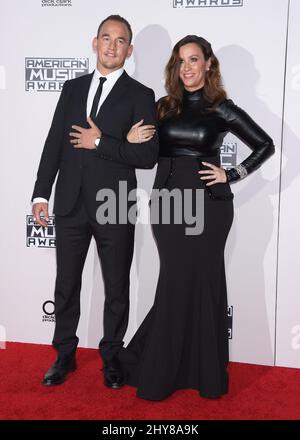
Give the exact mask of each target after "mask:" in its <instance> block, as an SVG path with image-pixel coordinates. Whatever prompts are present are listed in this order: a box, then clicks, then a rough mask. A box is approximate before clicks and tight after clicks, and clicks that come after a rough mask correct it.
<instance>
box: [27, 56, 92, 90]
mask: <svg viewBox="0 0 300 440" xmlns="http://www.w3.org/2000/svg"><path fill="white" fill-rule="evenodd" d="M87 73H89V59H88V58H25V91H26V92H30V91H35V92H60V91H61V89H62V87H63V85H64V82H65V81H67V80H68V79H74V78H77V77H78V76H82V75H86V74H87Z"/></svg>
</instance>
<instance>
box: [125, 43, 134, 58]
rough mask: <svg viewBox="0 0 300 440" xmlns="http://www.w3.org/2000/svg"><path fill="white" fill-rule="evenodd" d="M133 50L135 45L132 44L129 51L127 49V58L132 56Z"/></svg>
mask: <svg viewBox="0 0 300 440" xmlns="http://www.w3.org/2000/svg"><path fill="white" fill-rule="evenodd" d="M132 52H133V45H132V44H131V45H130V46H129V47H128V51H127V56H126V58H130V57H131V55H132Z"/></svg>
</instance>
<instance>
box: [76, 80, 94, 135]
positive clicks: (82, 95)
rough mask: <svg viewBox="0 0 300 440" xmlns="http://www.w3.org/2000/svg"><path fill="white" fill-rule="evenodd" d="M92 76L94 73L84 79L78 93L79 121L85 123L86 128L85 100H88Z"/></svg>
mask: <svg viewBox="0 0 300 440" xmlns="http://www.w3.org/2000/svg"><path fill="white" fill-rule="evenodd" d="M93 75H94V72H92V73H90V74H89V75H86V77H85V78H84V81H83V82H82V85H81V87H80V89H79V91H78V98H79V99H78V102H79V112H80V119H82V120H83V121H85V126H86V127H89V125H88V123H87V122H86V120H87V114H86V106H87V99H88V94H89V89H90V85H91V81H92V78H93Z"/></svg>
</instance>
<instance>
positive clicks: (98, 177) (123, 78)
mask: <svg viewBox="0 0 300 440" xmlns="http://www.w3.org/2000/svg"><path fill="white" fill-rule="evenodd" d="M131 40H132V31H131V27H130V25H129V23H128V22H127V20H125V19H124V18H122V17H120V16H119V15H112V16H109V17H107V18H106V19H105V20H103V21H102V23H101V24H100V26H99V29H98V33H97V37H95V38H94V40H93V47H94V49H95V51H96V52H97V68H96V70H95V71H94V72H93V73H92V74H89V75H85V76H82V77H80V78H76V79H73V80H70V81H66V82H65V84H64V87H63V89H62V92H61V96H60V99H59V102H58V104H57V107H56V111H55V114H54V117H53V121H52V125H51V128H50V131H49V134H48V136H47V139H46V142H45V146H44V150H43V153H42V157H41V160H40V165H39V169H38V173H37V180H36V183H35V187H34V192H33V197H32V199H33V214H34V216H35V218H36V221H37V222H38V223H39V224H41V225H43V226H46V225H47V220H48V200H49V197H50V194H51V189H52V185H53V182H54V180H55V177H56V174H57V173H58V172H59V174H58V179H57V183H56V190H55V200H54V213H55V218H56V257H57V277H56V284H55V317H56V325H55V332H54V338H53V345H54V347H55V348H56V350H57V352H58V357H57V359H56V361H55V363H54V365H53V366H52V367H51V368H50V369H49V370H48V371H47V373H46V374H45V376H44V379H43V382H42V383H43V384H44V385H58V384H61V383H63V382H64V381H65V378H66V376H67V374H68V373H70V372H71V371H74V370H75V369H76V359H75V352H76V347H77V344H78V337H77V336H76V330H77V325H78V321H79V316H80V289H81V276H82V270H83V266H84V262H85V259H86V255H87V251H88V248H89V244H90V241H91V237H92V236H94V238H95V240H96V244H97V250H98V254H99V259H100V261H101V266H102V273H103V279H104V286H105V304H104V317H103V327H104V335H103V338H102V339H101V341H100V343H99V351H100V355H101V357H102V360H103V366H104V367H103V372H104V383H105V385H107V386H109V387H111V388H120V387H121V386H122V385H123V383H124V377H123V372H122V371H121V369H120V365H119V363H118V362H117V356H116V355H117V353H118V351H119V350H120V349H121V347H122V346H123V337H124V334H125V332H126V329H127V324H128V313H129V273H130V267H131V262H132V256H133V245H134V222H127V223H124V222H121V221H117V222H115V223H114V224H113V223H112V224H110V223H106V224H105V222H104V221H103V222H102V221H101V219H100V222H99V218H98V217H97V218H96V212H97V209H98V208H99V202H97V200H96V194H97V192H98V191H99V190H102V189H109V190H113V191H114V193H115V195H116V200H117V206H118V204H119V198H120V197H121V192H120V193H119V182H120V181H124V182H126V185H127V194H128V193H129V191H131V190H134V189H135V188H136V176H135V168H152V167H153V166H154V165H155V163H156V161H157V156H158V140H157V135H156V134H155V130H154V125H155V100H154V93H153V91H152V90H151V89H149V88H147V87H145V86H144V85H142V84H140V83H139V82H137V81H135V80H134V79H132V78H130V77H129V76H128V75H127V73H126V72H125V71H124V69H123V66H124V63H125V60H126V58H129V57H130V55H131V53H132V50H133V47H132V45H131ZM142 120H143V121H144V123H145V124H148V125H144V126H143V128H141V130H140V131H139V129H140V126H141V124H142ZM132 125H134V127H135V128H134V130H136V134H137V135H139V142H138V143H129V142H128V141H127V138H126V136H127V133H128V132H129V131H130V128H131V127H132ZM131 132H132V130H131ZM97 198H98V199H99V197H97ZM122 202H123V204H124V200H123V201H122ZM132 204H134V201H133V202H128V201H127V200H126V208H127V210H128V211H129V209H130V207H131V206H132ZM42 213H43V214H44V215H43V216H42V215H41V214H42ZM117 219H118V212H117ZM97 220H98V221H97Z"/></svg>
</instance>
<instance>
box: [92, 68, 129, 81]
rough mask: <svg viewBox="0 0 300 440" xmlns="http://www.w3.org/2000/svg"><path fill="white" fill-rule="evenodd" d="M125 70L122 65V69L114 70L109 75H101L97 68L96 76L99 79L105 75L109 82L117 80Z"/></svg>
mask: <svg viewBox="0 0 300 440" xmlns="http://www.w3.org/2000/svg"><path fill="white" fill-rule="evenodd" d="M123 72H124V69H123V67H121V68H120V69H118V70H114V71H113V72H111V73H109V74H108V75H101V73H100V72H99V70H98V69H95V72H94V78H95V79H97V80H99V78H101V77H105V78H106V79H107V81H108V82H111V81H112V82H116V81H117V79H119V78H120V76H121V75H122V73H123Z"/></svg>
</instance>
